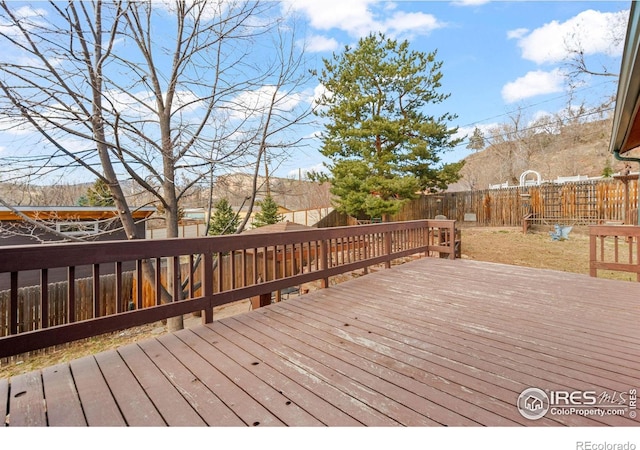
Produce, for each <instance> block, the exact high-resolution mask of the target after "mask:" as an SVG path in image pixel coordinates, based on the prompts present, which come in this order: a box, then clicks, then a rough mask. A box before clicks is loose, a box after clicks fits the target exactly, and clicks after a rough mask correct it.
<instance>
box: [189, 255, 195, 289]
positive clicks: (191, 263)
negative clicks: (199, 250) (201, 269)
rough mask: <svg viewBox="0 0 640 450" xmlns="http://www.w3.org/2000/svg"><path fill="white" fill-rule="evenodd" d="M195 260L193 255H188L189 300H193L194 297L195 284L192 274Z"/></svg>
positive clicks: (193, 273)
mask: <svg viewBox="0 0 640 450" xmlns="http://www.w3.org/2000/svg"><path fill="white" fill-rule="evenodd" d="M194 265H195V258H194V256H193V253H191V254H190V255H189V298H194V297H195V296H196V282H195V272H194V270H193V269H194Z"/></svg>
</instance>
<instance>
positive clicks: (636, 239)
mask: <svg viewBox="0 0 640 450" xmlns="http://www.w3.org/2000/svg"><path fill="white" fill-rule="evenodd" d="M598 270H611V271H618V272H631V273H635V274H636V277H637V280H638V281H640V227H639V226H630V225H594V226H591V227H589V274H590V275H591V276H592V277H597V276H598Z"/></svg>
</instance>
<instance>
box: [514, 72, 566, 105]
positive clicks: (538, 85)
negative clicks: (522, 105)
mask: <svg viewBox="0 0 640 450" xmlns="http://www.w3.org/2000/svg"><path fill="white" fill-rule="evenodd" d="M564 78H565V77H564V75H563V73H562V71H561V70H560V69H554V70H552V71H551V72H545V71H542V70H536V71H532V72H528V73H527V74H526V75H525V76H523V77H520V78H518V79H517V80H515V81H512V82H511V83H507V84H506V85H505V86H504V87H503V88H502V98H503V100H504V101H505V102H507V103H513V102H517V101H518V100H523V99H526V98H529V97H534V96H536V95H543V94H551V93H554V92H562V86H563V82H564Z"/></svg>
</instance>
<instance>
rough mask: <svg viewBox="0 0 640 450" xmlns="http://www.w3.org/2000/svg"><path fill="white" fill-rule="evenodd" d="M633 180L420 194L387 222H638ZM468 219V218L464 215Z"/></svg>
mask: <svg viewBox="0 0 640 450" xmlns="http://www.w3.org/2000/svg"><path fill="white" fill-rule="evenodd" d="M637 204H638V180H637V177H627V178H626V179H622V178H621V179H616V178H610V179H601V180H589V181H579V182H571V183H564V184H554V183H545V184H542V185H539V186H523V187H510V188H502V189H485V190H477V191H465V192H445V193H441V194H433V195H422V196H420V197H419V198H417V199H416V200H413V201H410V202H407V203H406V204H405V205H404V206H403V207H402V209H401V210H400V212H399V213H398V214H396V215H393V216H391V218H390V220H391V221H404V220H419V219H431V218H434V217H436V216H437V215H444V216H446V217H447V219H454V220H456V221H458V222H460V223H462V222H465V221H468V219H469V218H470V217H471V216H473V217H474V218H475V220H474V221H473V222H474V223H476V224H477V225H481V226H512V227H516V226H518V227H519V226H522V224H523V219H524V217H525V216H527V215H528V214H531V215H532V217H535V218H537V221H538V222H548V223H551V224H552V223H553V221H554V220H557V219H563V220H564V221H571V222H572V223H573V224H577V225H589V224H598V223H601V222H606V221H621V222H624V223H626V224H637V215H638V214H637V209H636V208H637ZM465 219H467V220H465ZM353 223H355V220H354V219H351V218H349V217H348V216H346V215H345V214H341V213H339V212H337V211H334V212H332V213H331V214H329V215H328V216H327V217H325V218H324V219H323V220H322V221H321V222H320V223H319V224H318V226H319V227H331V226H342V225H349V224H353Z"/></svg>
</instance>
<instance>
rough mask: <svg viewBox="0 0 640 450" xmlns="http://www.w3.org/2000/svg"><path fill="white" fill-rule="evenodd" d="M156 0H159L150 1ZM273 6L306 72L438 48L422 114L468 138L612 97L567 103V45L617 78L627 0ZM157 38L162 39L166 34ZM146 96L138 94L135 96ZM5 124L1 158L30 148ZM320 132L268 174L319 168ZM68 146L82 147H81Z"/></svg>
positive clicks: (595, 82)
mask: <svg viewBox="0 0 640 450" xmlns="http://www.w3.org/2000/svg"><path fill="white" fill-rule="evenodd" d="M163 1H165V0H158V4H159V5H162V4H163V3H162V2H163ZM10 3H13V4H14V5H16V7H19V6H21V5H29V7H30V8H40V7H43V8H45V7H46V5H47V4H46V3H44V2H38V1H32V2H11V1H10ZM275 6H276V8H275V11H276V12H279V13H280V14H282V16H283V17H284V16H285V15H287V14H291V13H295V17H296V18H297V19H298V24H299V25H302V27H300V28H298V31H297V34H296V38H297V39H299V44H300V45H302V44H303V43H304V45H305V48H306V58H307V61H308V64H309V67H308V68H311V69H313V68H316V69H319V68H321V67H322V60H323V58H330V57H331V55H332V53H333V52H340V51H341V50H342V49H343V48H344V46H345V45H354V44H356V43H357V41H358V39H359V38H361V37H363V36H366V35H368V34H369V33H372V32H383V33H385V34H386V35H387V36H388V37H392V38H396V39H399V40H404V39H407V40H409V41H410V43H411V46H412V49H413V50H418V51H422V52H425V53H427V52H433V51H437V58H438V60H440V61H442V62H443V66H442V72H443V79H442V88H441V91H440V92H442V93H448V94H450V98H449V99H447V100H446V101H445V102H444V103H442V104H440V105H436V106H435V107H434V108H435V109H434V110H430V111H428V113H429V114H433V115H439V114H442V113H445V112H447V113H453V114H456V115H457V116H458V118H457V119H456V120H455V121H454V122H452V123H451V124H450V126H451V127H459V128H460V135H461V136H462V135H465V134H466V135H470V134H471V133H472V131H473V129H474V127H476V126H477V127H479V128H480V129H482V130H487V129H489V128H491V127H492V126H496V125H498V124H500V123H505V122H509V120H510V115H513V114H514V111H519V112H520V113H521V115H522V117H523V120H524V121H525V122H527V121H532V120H534V119H536V118H537V117H539V116H540V115H542V114H556V113H558V112H559V111H561V110H563V109H566V108H567V107H569V106H577V105H578V104H579V103H581V102H586V103H587V105H596V104H601V103H602V102H603V100H604V99H605V98H606V97H607V96H611V95H613V94H615V91H616V87H617V81H616V78H611V77H590V78H589V77H587V78H583V79H582V80H581V84H580V85H579V86H578V87H577V88H576V90H575V91H574V92H573V96H572V97H570V96H569V95H568V87H567V83H566V77H565V76H564V73H565V72H566V70H567V65H566V62H567V59H566V57H567V53H566V43H567V42H571V41H572V39H574V40H575V41H574V42H578V43H579V45H580V46H581V48H582V49H583V50H584V54H585V57H586V60H587V62H588V64H589V66H590V67H591V68H593V69H594V70H601V69H602V68H603V67H606V68H607V70H609V71H610V72H615V73H617V71H618V70H619V66H620V59H621V52H622V44H623V43H622V42H621V40H620V39H619V40H618V41H617V42H616V41H615V40H614V39H613V37H614V36H617V37H618V38H623V37H624V34H625V30H626V23H627V15H628V9H629V6H630V2H629V1H486V0H460V1H457V0H456V1H430V0H426V1H418V0H415V1H414V0H396V1H381V0H321V1H320V0H281V1H280V2H279V5H275ZM44 17H48V16H46V15H45V16H44ZM289 17H291V16H289ZM0 26H2V23H0ZM160 36H161V37H158V40H160V41H162V40H163V39H170V38H171V37H170V36H169V35H167V36H164V35H160ZM9 55H10V53H7V52H5V55H4V56H5V57H7V58H18V57H19V54H14V56H9ZM320 91H321V86H319V85H318V82H317V80H313V79H311V80H309V82H308V84H307V85H305V86H302V87H301V92H300V94H299V95H292V96H290V98H288V99H287V101H289V102H290V103H291V105H292V108H294V107H297V106H296V105H298V106H299V104H300V103H303V102H307V104H310V102H311V101H312V99H313V93H314V92H315V93H317V92H320ZM269 92H270V91H269V89H268V86H267V87H266V90H265V89H258V90H256V91H252V92H246V93H244V92H243V93H241V94H240V95H238V97H237V101H238V102H239V103H251V102H258V103H259V102H260V100H259V99H260V98H264V97H269ZM147 94H148V92H144V91H141V92H140V93H139V94H138V93H137V94H136V95H137V96H144V95H147ZM265 94H266V95H265ZM190 95H191V96H194V95H196V94H195V93H190ZM190 98H191V97H189V98H187V99H190ZM570 100H571V102H570ZM114 101H115V99H114ZM122 104H123V105H125V104H126V101H123V102H122ZM10 125H11V123H9V126H8V125H7V124H6V123H3V122H2V121H1V120H0V157H3V158H4V157H10V156H12V153H20V152H23V151H24V150H22V149H23V148H28V147H36V146H34V145H33V144H32V143H33V142H34V141H33V140H31V141H30V140H29V137H28V136H27V135H29V130H28V129H26V128H22V127H12V126H10ZM321 130H322V128H321V126H320V125H317V126H307V127H305V128H304V129H301V130H300V135H301V136H305V137H307V138H308V139H307V140H306V143H307V145H306V146H305V147H303V148H300V149H295V150H294V151H293V152H292V154H291V155H290V158H289V159H288V160H287V161H285V162H283V163H282V164H280V165H279V166H278V167H272V168H271V171H272V174H275V175H278V176H290V177H296V176H298V174H299V173H304V171H306V170H307V169H316V170H317V169H319V168H320V167H321V163H322V161H323V158H322V156H321V155H320V153H319V152H318V148H319V146H320V142H319V140H318V139H317V138H313V136H317V135H318V133H319V132H320V131H321ZM25 136H27V137H25ZM69 145H70V146H72V147H73V145H76V146H78V145H80V146H81V148H87V147H86V145H87V144H86V143H80V144H77V143H73V142H69ZM468 153H469V150H467V149H466V142H465V143H463V144H461V145H460V146H458V147H457V148H456V149H455V150H454V151H452V152H450V153H447V154H445V155H443V159H444V161H446V162H454V161H458V160H460V159H462V158H464V157H465V156H466V155H467V154H468ZM124 175H125V176H126V174H124ZM71 179H72V178H71V177H69V178H68V179H67V180H71ZM93 179H94V176H93V175H91V174H88V173H84V174H74V176H73V180H74V181H93Z"/></svg>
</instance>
